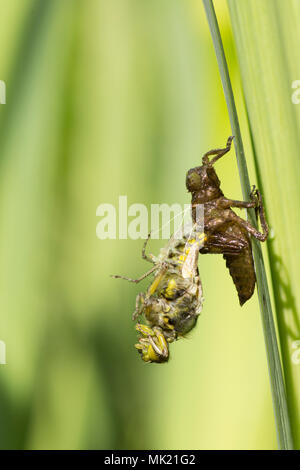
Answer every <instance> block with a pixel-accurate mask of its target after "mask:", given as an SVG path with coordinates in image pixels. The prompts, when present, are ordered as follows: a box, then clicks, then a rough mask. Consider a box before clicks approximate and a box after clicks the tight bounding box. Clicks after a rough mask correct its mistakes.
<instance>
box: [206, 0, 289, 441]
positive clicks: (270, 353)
mask: <svg viewBox="0 0 300 470" xmlns="http://www.w3.org/2000/svg"><path fill="white" fill-rule="evenodd" d="M203 3H204V7H205V11H206V15H207V19H208V23H209V26H210V30H211V36H212V40H213V44H214V48H215V52H216V56H217V60H218V65H219V70H220V75H221V79H222V84H223V89H224V94H225V98H226V103H227V107H228V113H229V118H230V123H231V127H232V133H233V135H234V136H235V149H236V156H237V162H238V167H239V174H240V180H241V186H242V191H243V195H244V198H245V199H248V198H249V194H250V182H249V176H248V170H247V163H246V159H245V155H244V149H243V142H242V137H241V132H240V127H239V121H238V116H237V111H236V107H235V102H234V97H233V92H232V87H231V82H230V77H229V72H228V67H227V63H226V58H225V54H224V49H223V45H222V40H221V35H220V31H219V27H218V23H217V18H216V15H215V11H214V7H213V3H212V1H211V0H203ZM249 219H250V221H251V223H252V224H253V225H256V221H255V217H254V213H253V211H249ZM253 254H254V261H255V269H256V277H257V287H258V296H259V303H260V310H261V317H262V324H263V331H264V338H265V345H266V352H267V361H268V367H269V374H270V384H271V392H272V399H273V407H274V413H275V422H276V430H277V438H278V444H279V448H280V449H292V448H293V443H292V435H291V429H290V422H289V415H288V408H287V401H286V393H285V386H284V379H283V374H282V369H281V362H280V355H279V350H278V345H277V338H276V331H275V325H274V320H273V314H272V307H271V302H270V294H269V289H268V283H267V277H266V272H265V267H264V261H263V256H262V251H261V247H260V245H259V243H257V242H256V241H254V243H253Z"/></svg>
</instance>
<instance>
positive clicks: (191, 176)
mask: <svg viewBox="0 0 300 470" xmlns="http://www.w3.org/2000/svg"><path fill="white" fill-rule="evenodd" d="M186 187H187V190H188V191H190V192H193V191H197V189H200V187H201V177H200V175H199V173H198V172H197V171H196V169H195V168H192V169H191V170H189V171H188V173H187V175H186Z"/></svg>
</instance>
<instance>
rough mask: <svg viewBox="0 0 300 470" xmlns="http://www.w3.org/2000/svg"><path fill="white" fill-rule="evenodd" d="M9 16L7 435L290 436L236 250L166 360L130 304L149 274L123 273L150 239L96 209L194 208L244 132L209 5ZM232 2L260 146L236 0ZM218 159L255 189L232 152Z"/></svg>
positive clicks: (3, 183)
mask: <svg viewBox="0 0 300 470" xmlns="http://www.w3.org/2000/svg"><path fill="white" fill-rule="evenodd" d="M0 11H1V14H0V79H1V80H4V81H5V82H6V86H7V97H6V101H7V104H5V105H0V217H1V230H0V306H1V319H0V339H1V340H3V341H5V343H6V347H7V365H5V366H4V365H2V366H0V447H1V448H2V449H3V448H4V449H7V448H30V449H55V448H57V449H67V448H71V449H86V448H111V449H113V448H118V449H123V448H124V449H140V448H141V449H159V448H160V449H185V448H187V449H189V448H190V449H216V448H221V449H242V448H247V449H252V448H255V449H260V448H270V449H272V448H275V447H276V437H275V428H274V418H273V413H272V404H271V395H270V390H269V383H268V372H267V364H266V357H265V350H264V342H263V334H262V328H261V321H260V313H259V307H258V301H257V296H256V294H255V295H254V296H253V298H252V299H251V300H250V301H249V302H247V303H246V304H245V306H244V307H243V308H242V309H241V308H240V306H239V302H238V297H237V294H236V291H235V287H234V285H233V283H232V280H231V278H230V276H229V273H228V271H227V270H226V267H225V262H224V260H223V259H222V257H221V256H207V257H206V256H202V257H200V262H199V269H200V274H201V277H202V281H203V285H204V295H205V303H204V308H203V313H202V315H201V317H200V319H199V321H198V325H197V328H196V329H195V331H193V332H192V334H191V335H190V336H189V338H187V339H185V340H182V341H179V342H177V343H176V344H173V345H171V354H172V358H171V360H170V362H169V363H168V364H165V365H156V364H152V365H151V364H144V363H142V361H141V360H140V358H139V357H138V355H137V353H136V352H135V350H134V347H133V345H134V343H135V341H136V333H135V330H134V323H133V322H132V321H131V313H132V311H133V310H134V304H135V296H136V294H137V293H138V292H139V291H140V290H141V287H142V289H144V288H145V287H146V286H147V283H149V280H148V281H147V280H146V281H144V282H143V285H142V286H141V285H138V286H136V285H132V284H129V283H126V282H123V281H119V280H114V279H112V278H110V277H109V275H110V274H112V273H119V274H124V275H128V276H130V277H136V276H138V275H140V274H142V273H143V272H144V271H145V270H146V269H148V265H147V264H146V263H145V262H144V261H143V260H142V259H141V256H140V251H141V247H142V244H143V241H142V240H135V241H134V240H118V239H117V240H102V241H101V240H99V239H98V238H97V237H96V233H95V230H96V225H97V223H98V221H99V218H97V217H96V208H97V207H98V205H99V204H101V203H111V204H115V205H117V203H118V198H119V195H127V197H128V204H129V205H130V204H132V203H136V202H138V203H143V204H146V205H147V207H149V208H150V204H151V203H163V202H165V203H169V204H172V203H176V202H177V203H180V204H184V203H186V204H188V203H189V202H190V201H189V196H188V194H187V192H186V189H185V173H186V171H187V170H188V169H189V168H190V167H193V166H196V165H197V164H199V163H200V158H201V156H202V154H203V153H204V152H206V151H207V150H209V149H211V148H214V147H219V146H223V145H224V144H225V142H226V140H227V137H228V136H229V135H230V133H231V132H230V126H229V120H228V116H227V110H226V104H225V100H224V97H223V91H222V87H221V82H220V78H219V73H218V68H217V63H216V59H215V55H214V51H213V46H212V41H211V37H210V34H209V29H208V25H207V22H206V18H205V15H204V10H203V7H202V2H201V1H199V0H185V1H182V0H164V1H162V0H151V1H149V0H110V1H107V0H73V1H67V0H16V1H13V2H7V1H5V0H0ZM216 11H217V15H218V18H219V22H220V28H221V31H222V36H223V40H224V46H225V49H226V54H227V59H228V62H229V69H230V73H231V78H232V81H233V87H234V90H235V95H236V101H237V107H238V111H239V114H240V119H241V127H242V133H243V132H244V135H245V142H244V143H245V149H246V152H249V153H250V142H249V138H248V134H247V132H246V131H244V130H246V129H247V121H246V116H245V114H244V104H243V98H242V94H241V86H240V78H239V70H238V66H237V61H236V56H235V50H234V44H233V38H232V32H231V27H230V22H229V16H228V11H227V6H226V3H225V2H224V1H221V0H218V1H217V2H216ZM296 78H297V77H296ZM246 154H247V153H246ZM249 169H250V177H251V182H252V183H253V184H254V183H257V181H256V179H255V176H254V171H253V166H252V165H251V160H250V168H249ZM217 171H218V174H219V177H220V179H221V181H222V189H223V191H224V193H225V195H227V196H228V197H232V198H234V199H239V198H241V191H240V183H239V177H238V171H237V166H236V160H235V156H234V152H233V151H232V152H231V153H230V154H229V155H228V156H226V157H225V158H224V159H222V160H221V161H220V162H219V163H218V166H217ZM243 215H244V214H243ZM162 243H165V241H153V242H151V251H152V252H154V253H156V252H157V251H158V250H159V248H160V246H161V244H162Z"/></svg>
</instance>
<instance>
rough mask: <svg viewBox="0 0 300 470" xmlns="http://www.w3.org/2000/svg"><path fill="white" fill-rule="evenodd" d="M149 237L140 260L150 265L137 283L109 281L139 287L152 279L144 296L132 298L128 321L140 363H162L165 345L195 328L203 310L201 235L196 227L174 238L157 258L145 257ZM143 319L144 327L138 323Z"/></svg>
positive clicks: (165, 349) (166, 356)
mask: <svg viewBox="0 0 300 470" xmlns="http://www.w3.org/2000/svg"><path fill="white" fill-rule="evenodd" d="M149 238H150V234H149V236H148V238H147V239H146V241H145V243H144V246H143V249H142V258H143V259H144V260H145V261H147V262H149V263H151V264H153V266H152V268H151V269H150V270H149V271H147V272H146V273H145V274H143V275H142V276H141V277H139V278H138V279H131V278H128V277H124V276H119V275H114V276H112V277H114V278H119V279H125V280H127V281H130V282H134V283H139V282H141V281H142V280H143V279H145V278H146V277H148V276H150V275H153V280H152V282H151V284H150V285H149V287H148V289H147V290H146V292H140V293H139V294H138V295H137V297H136V308H135V311H134V312H133V315H132V319H133V320H134V321H137V323H136V327H135V328H136V330H137V332H138V334H139V339H138V342H137V343H136V344H135V348H136V349H137V351H138V352H139V353H140V355H141V358H142V360H143V361H144V362H154V363H164V362H167V361H168V360H169V357H170V351H169V344H170V343H172V342H174V341H176V340H178V339H179V338H182V337H185V336H186V335H187V334H188V333H189V332H190V331H191V330H192V329H193V328H194V327H195V326H196V324H197V320H198V316H199V315H200V313H201V311H202V306H203V300H204V298H203V290H202V283H201V280H200V276H199V270H198V258H199V250H200V248H201V246H202V245H203V242H204V240H205V234H204V233H203V232H202V231H201V230H198V226H197V225H196V224H194V225H193V227H192V230H190V231H186V233H185V234H182V236H181V237H178V236H177V234H174V235H173V236H172V237H171V238H170V240H169V241H168V243H167V244H166V246H164V247H163V248H161V250H160V252H159V254H158V256H154V255H152V254H149V255H147V254H146V247H147V244H148V241H149ZM142 316H143V317H144V319H145V323H141V322H140V321H139V320H140V318H141V317H142Z"/></svg>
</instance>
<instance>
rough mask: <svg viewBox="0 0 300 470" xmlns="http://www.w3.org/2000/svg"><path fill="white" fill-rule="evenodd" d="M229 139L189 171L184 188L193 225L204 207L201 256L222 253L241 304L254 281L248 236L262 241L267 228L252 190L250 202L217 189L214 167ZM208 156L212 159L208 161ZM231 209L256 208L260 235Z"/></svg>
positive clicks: (228, 145)
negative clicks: (237, 199) (198, 206)
mask: <svg viewBox="0 0 300 470" xmlns="http://www.w3.org/2000/svg"><path fill="white" fill-rule="evenodd" d="M232 139H233V137H232V136H231V137H229V139H228V141H227V145H226V147H225V148H223V149H214V150H210V151H209V152H207V153H206V154H205V155H204V156H203V158H202V165H201V166H198V167H195V168H191V169H190V170H189V171H188V173H187V176H186V186H187V189H188V191H189V192H190V193H191V194H192V207H193V209H192V212H193V222H197V221H196V220H195V219H196V211H195V207H196V206H197V204H203V205H204V233H205V235H206V240H205V242H204V246H203V247H202V248H201V249H200V253H203V254H206V253H221V254H223V257H224V259H225V260H226V266H227V267H228V269H229V272H230V274H231V277H232V279H233V282H234V284H235V286H236V289H237V292H238V296H239V301H240V305H243V304H244V303H245V302H246V301H247V300H248V299H249V298H250V297H251V296H252V294H253V291H254V288H255V281H256V277H255V271H254V264H253V256H252V247H251V235H252V236H253V237H255V238H256V239H257V240H259V241H261V242H264V241H265V240H266V239H267V237H268V233H269V229H268V225H267V222H266V219H265V214H264V208H263V205H262V198H261V194H260V192H259V191H258V190H257V189H255V187H253V190H252V192H251V194H250V201H249V202H246V201H235V200H232V199H227V198H226V197H224V194H223V192H222V191H221V189H220V180H219V178H218V176H217V174H216V172H215V170H214V168H213V165H214V163H216V161H217V160H219V158H221V157H222V156H223V155H225V154H226V153H227V152H229V150H230V148H231V142H232ZM210 155H215V156H214V158H212V159H211V160H209V158H208V157H209V156H210ZM232 207H237V208H240V209H242V208H246V209H250V208H255V210H256V211H257V212H258V213H259V218H260V222H261V226H262V229H263V233H260V232H259V231H258V230H256V228H254V227H253V226H252V225H251V224H250V223H249V222H247V221H245V220H243V219H241V218H240V217H239V216H238V215H236V214H235V212H233V210H232V209H231V208H232Z"/></svg>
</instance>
